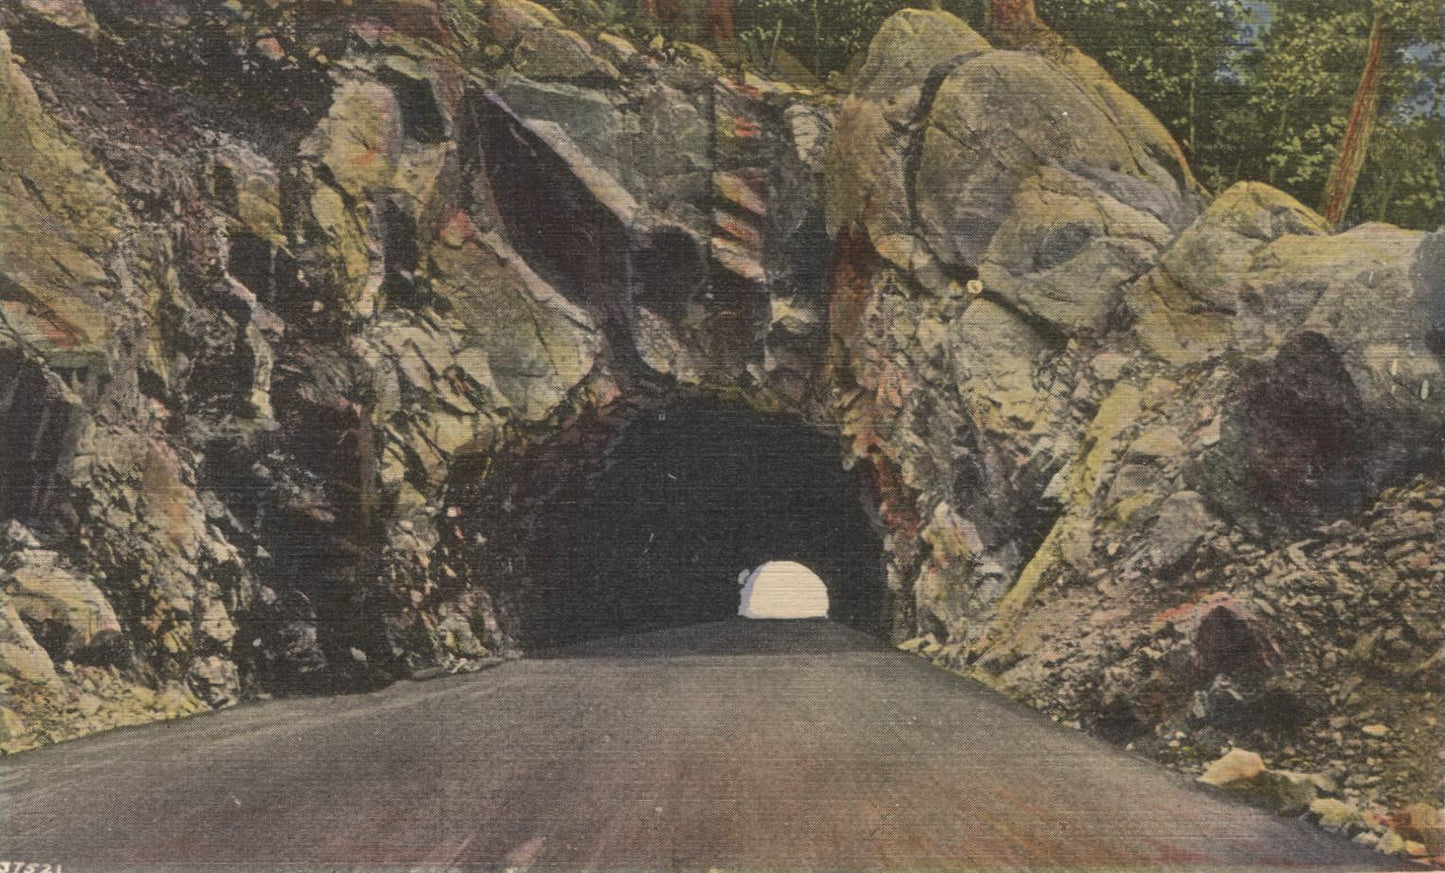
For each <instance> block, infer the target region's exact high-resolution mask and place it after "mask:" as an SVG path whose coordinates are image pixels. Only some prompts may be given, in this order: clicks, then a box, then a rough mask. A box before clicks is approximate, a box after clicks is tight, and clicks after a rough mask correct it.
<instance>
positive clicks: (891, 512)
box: [0, 0, 1445, 851]
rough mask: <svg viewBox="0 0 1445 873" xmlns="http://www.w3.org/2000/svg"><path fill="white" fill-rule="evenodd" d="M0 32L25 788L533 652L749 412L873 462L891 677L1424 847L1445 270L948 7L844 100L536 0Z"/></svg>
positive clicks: (10, 662)
mask: <svg viewBox="0 0 1445 873" xmlns="http://www.w3.org/2000/svg"><path fill="white" fill-rule="evenodd" d="M323 6H324V10H323V9H322V7H323ZM0 10H3V11H0V25H3V30H0V117H4V118H5V122H4V124H5V135H4V136H0V313H3V319H0V451H3V453H4V455H5V458H6V460H7V463H6V465H5V469H4V470H3V472H0V477H3V478H0V521H3V523H4V524H6V525H7V527H6V529H5V533H4V535H3V538H0V544H3V558H0V568H3V569H0V584H3V590H4V600H3V603H0V682H3V683H4V685H3V690H4V692H5V698H6V703H5V709H4V725H5V729H6V731H7V734H6V738H5V739H4V743H3V746H4V748H5V749H6V750H16V749H23V748H28V747H31V746H34V745H37V744H40V743H44V742H48V741H53V740H57V739H63V738H66V737H70V736H74V735H78V734H80V733H84V732H87V731H90V730H97V729H102V728H105V727H109V726H114V725H117V724H125V723H133V722H135V721H140V720H146V719H151V718H164V717H170V716H176V715H182V714H187V713H190V712H194V711H199V710H203V709H206V708H214V707H219V706H226V705H230V704H232V703H234V702H237V701H239V700H242V699H245V698H247V697H254V696H258V695H266V694H278V693H298V692H308V691H324V690H331V689H339V688H364V687H369V686H371V685H374V684H377V683H383V682H387V681H390V680H392V679H395V678H397V677H405V676H409V675H418V674H422V675H429V674H430V673H434V672H436V671H439V670H456V669H462V668H463V667H464V666H465V665H467V664H476V663H482V662H485V661H487V660H488V659H491V658H495V657H497V656H503V655H505V656H511V655H515V654H517V653H518V652H519V649H520V647H521V642H520V640H519V638H518V636H517V632H516V629H517V625H518V616H516V615H515V614H514V609H515V604H517V603H521V602H525V599H522V600H518V599H516V598H514V597H512V596H511V594H512V593H515V592H516V591H518V590H520V589H521V588H525V586H527V585H529V584H531V581H530V577H529V576H528V575H527V572H528V571H527V570H526V567H525V563H526V559H527V557H528V554H529V550H532V549H534V548H536V547H537V543H539V542H542V541H543V539H541V538H539V534H538V532H539V531H543V530H545V527H546V525H547V520H548V518H549V514H550V513H551V512H552V510H553V509H554V508H555V507H557V506H561V505H575V503H576V500H577V499H578V496H579V495H580V494H584V493H585V492H586V489H587V488H588V487H591V485H590V483H592V482H594V481H596V478H597V476H598V474H599V471H603V470H605V469H606V468H607V465H608V464H609V463H610V461H609V452H611V451H612V450H613V448H614V447H615V445H616V441H617V439H618V438H619V435H621V434H623V433H625V432H626V430H627V428H628V427H629V423H630V422H633V421H636V420H638V418H639V417H640V416H642V415H646V414H652V413H654V412H655V411H657V410H660V409H662V408H664V407H665V405H666V403H667V402H668V399H669V398H674V397H677V396H679V395H706V396H709V397H713V398H729V399H730V400H731V401H732V402H736V403H738V404H742V405H744V406H751V407H755V408H758V409H770V410H775V411H781V412H783V413H785V414H787V415H790V416H792V417H794V418H796V419H800V420H802V421H805V422H809V423H811V424H814V425H817V426H818V427H820V428H825V429H828V430H831V431H835V432H836V433H837V434H838V435H839V448H840V451H841V452H842V454H843V455H844V457H845V458H846V459H847V463H848V464H850V465H853V466H854V467H855V468H856V469H857V470H858V471H859V474H860V476H861V478H862V479H863V480H864V481H866V482H867V483H868V486H867V488H866V493H865V494H864V495H862V498H863V499H864V501H865V503H866V504H867V506H868V508H869V511H870V512H871V513H873V515H874V517H875V519H876V526H877V530H878V533H879V536H880V537H881V538H882V541H883V545H884V548H885V551H886V553H887V555H888V560H887V566H886V568H881V571H880V579H882V580H883V581H882V582H881V583H880V584H883V585H886V587H887V591H886V592H885V596H880V597H878V598H877V599H876V600H877V602H879V603H885V604H886V610H887V615H886V616H882V617H875V618H878V619H879V620H878V621H876V622H874V625H875V626H878V627H886V628H889V629H890V631H889V632H890V633H891V634H892V635H893V637H894V638H895V640H896V641H900V642H901V641H903V640H906V639H911V640H912V641H913V642H912V643H910V645H909V647H910V648H913V649H916V650H919V651H921V652H923V653H924V654H926V655H928V656H930V657H933V658H935V659H936V660H938V661H939V662H940V663H942V664H944V665H946V666H948V667H950V668H952V669H956V670H959V671H961V672H967V673H970V674H972V675H975V676H977V677H980V678H982V679H984V680H985V681H987V682H990V683H991V684H993V685H995V686H996V687H998V688H1000V689H1002V690H1003V691H1005V692H1006V693H1009V694H1012V695H1014V696H1016V697H1019V698H1020V699H1023V700H1025V701H1027V702H1028V703H1030V704H1031V705H1034V706H1037V707H1039V708H1041V709H1044V710H1046V711H1048V712H1050V713H1051V714H1053V715H1054V716H1056V717H1057V718H1059V719H1060V720H1062V721H1066V722H1070V723H1076V724H1078V725H1080V726H1081V727H1085V728H1087V729H1090V730H1093V731H1095V732H1097V733H1100V734H1101V735H1104V736H1106V737H1109V738H1112V739H1115V740H1118V741H1120V742H1125V743H1134V744H1135V746H1136V748H1139V749H1141V750H1143V751H1147V752H1149V753H1151V754H1154V755H1155V756H1157V757H1159V758H1160V759H1161V760H1165V761H1168V762H1170V763H1172V764H1175V765H1177V766H1180V767H1182V768H1186V769H1192V770H1196V771H1197V770H1199V769H1201V768H1202V767H1203V766H1204V765H1205V764H1206V763H1207V762H1209V761H1212V760H1214V759H1215V758H1217V757H1219V755H1220V754H1221V750H1227V749H1229V748H1243V749H1251V750H1256V751H1257V752H1258V753H1259V754H1260V755H1262V756H1263V757H1262V758H1261V764H1260V766H1261V767H1262V768H1264V769H1261V770H1260V771H1259V773H1256V774H1255V775H1254V776H1251V777H1248V778H1247V779H1245V780H1244V781H1247V782H1249V784H1250V785H1251V786H1252V787H1251V789H1250V792H1252V793H1253V794H1254V795H1255V796H1265V795H1268V796H1269V797H1272V798H1275V799H1279V798H1284V799H1285V800H1287V801H1288V802H1287V803H1284V802H1283V801H1281V804H1282V805H1283V807H1287V809H1288V811H1290V812H1292V813H1301V814H1306V813H1308V814H1312V815H1314V816H1315V817H1317V818H1318V819H1320V820H1321V821H1322V822H1324V823H1326V826H1329V827H1334V828H1336V829H1338V830H1342V831H1345V832H1355V833H1357V834H1361V835H1364V834H1372V835H1374V836H1375V837H1376V838H1377V839H1378V840H1379V841H1381V842H1382V843H1390V844H1391V845H1393V843H1391V841H1390V839H1389V838H1388V835H1390V834H1393V835H1395V838H1397V839H1398V840H1399V841H1400V842H1401V845H1402V846H1403V844H1404V843H1406V842H1410V843H1413V844H1414V845H1421V846H1429V845H1436V843H1432V842H1430V840H1436V837H1434V836H1431V834H1434V833H1435V832H1434V831H1432V830H1431V829H1430V827H1429V826H1428V825H1421V824H1420V823H1419V821H1417V819H1419V820H1420V821H1424V818H1428V816H1424V818H1422V816H1423V815H1424V814H1423V813H1422V814H1420V815H1416V814H1415V813H1409V814H1408V815H1407V814H1405V813H1403V812H1400V811H1399V810H1404V809H1407V808H1412V807H1410V804H1412V803H1415V804H1419V803H1425V804H1428V805H1429V807H1430V808H1431V809H1434V808H1438V807H1439V806H1440V799H1441V798H1440V794H1439V792H1440V790H1441V781H1440V772H1441V770H1440V767H1439V760H1438V748H1439V744H1438V730H1437V727H1438V726H1437V725H1435V724H1434V723H1432V721H1430V719H1432V718H1433V716H1430V715H1429V713H1432V712H1433V711H1434V709H1435V706H1436V704H1437V701H1438V697H1437V692H1438V689H1437V688H1436V687H1435V682H1434V680H1435V679H1437V678H1438V674H1439V668H1440V651H1439V649H1440V644H1441V639H1440V627H1439V621H1438V613H1437V612H1435V607H1436V606H1437V605H1438V603H1439V601H1440V597H1441V595H1442V594H1445V591H1442V588H1445V565H1442V559H1441V555H1440V551H1439V543H1440V541H1441V536H1442V530H1441V529H1440V517H1441V493H1440V489H1441V478H1442V472H1441V471H1442V465H1445V458H1442V456H1441V453H1440V445H1441V439H1442V436H1445V405H1442V404H1441V402H1440V396H1441V395H1440V391H1441V388H1442V387H1445V386H1442V384H1441V383H1442V381H1445V372H1442V369H1445V360H1442V353H1445V346H1442V339H1441V338H1442V336H1445V232H1437V233H1434V234H1422V233H1416V232H1410V231H1404V230H1400V229H1398V228H1393V227H1387V226H1383V225H1365V226H1361V227H1357V228H1352V229H1349V230H1346V231H1343V232H1334V231H1333V230H1332V229H1331V228H1329V227H1328V226H1327V225H1326V224H1325V223H1324V222H1323V220H1322V219H1320V218H1319V216H1317V215H1315V214H1314V213H1313V212H1312V211H1310V210H1309V209H1307V208H1306V207H1304V206H1302V205H1300V204H1298V203H1296V202H1294V201H1292V200H1291V199H1290V198H1288V197H1287V196H1285V195H1284V194H1281V193H1280V192H1277V191H1274V190H1273V189H1271V188H1268V187H1267V186H1264V185H1260V184H1254V183H1246V184H1241V185H1239V186H1236V187H1234V188H1232V189H1230V190H1228V191H1225V192H1222V193H1220V194H1218V196H1213V197H1211V195H1210V194H1209V193H1207V192H1205V191H1204V190H1202V189H1201V188H1200V187H1199V185H1198V184H1197V183H1196V182H1195V181H1194V179H1193V177H1192V176H1191V174H1190V171H1189V168H1188V165H1187V163H1186V161H1185V160H1184V157H1183V155H1182V154H1181V152H1180V150H1179V148H1178V147H1177V146H1176V144H1175V143H1174V140H1173V139H1172V137H1171V136H1170V135H1169V134H1168V132H1167V131H1166V130H1165V129H1164V128H1163V127H1162V126H1161V125H1160V124H1159V122H1158V121H1157V120H1156V119H1154V118H1153V117H1152V116H1151V115H1150V114H1149V113H1148V112H1147V111H1146V110H1145V109H1144V108H1143V106H1142V105H1141V104H1139V103H1138V101H1136V100H1134V99H1133V98H1132V97H1130V96H1129V95H1128V94H1126V93H1125V92H1123V91H1122V90H1120V89H1119V88H1118V86H1117V85H1115V84H1114V83H1113V82H1112V81H1111V80H1110V79H1109V78H1108V77H1107V76H1106V75H1105V74H1104V73H1103V71H1102V69H1101V68H1100V67H1098V66H1097V65H1096V64H1094V63H1093V62H1092V61H1089V60H1088V59H1087V58H1084V57H1083V56H1082V55H1080V54H1078V53H1077V52H1074V51H1073V50H1071V49H1068V48H1066V47H1060V46H1050V47H1046V48H1035V49H1028V50H1013V49H1000V48H995V47H993V46H991V45H990V44H989V42H988V41H987V40H985V39H984V38H983V37H981V36H980V35H978V34H977V33H975V32H973V31H972V30H971V29H970V28H969V27H967V26H966V25H965V24H964V23H963V22H961V21H959V20H958V19H956V18H953V17H952V16H950V15H947V14H946V13H942V12H938V11H923V10H905V11H904V12H901V13H899V14H898V15H896V16H894V17H893V18H891V19H889V20H888V21H887V22H886V23H885V24H884V25H883V27H882V29H881V30H880V32H879V34H878V35H877V37H876V38H875V39H874V41H873V43H872V45H871V46H870V48H869V49H868V52H867V55H866V57H865V58H864V59H863V62H862V63H861V65H860V66H859V67H858V71H857V73H856V74H855V75H854V76H853V78H852V82H851V88H850V93H848V94H841V95H840V94H827V93H821V92H818V91H813V90H808V89H807V88H803V87H798V86H795V85H791V84H789V83H786V82H780V81H771V80H768V79H765V78H763V77H761V76H759V75H757V74H755V73H752V72H748V71H745V70H742V69H737V68H730V67H729V66H728V65H727V64H725V63H724V62H722V61H720V60H718V58H717V57H715V56H713V55H712V54H711V53H710V52H708V51H707V50H706V49H703V48H700V47H697V46H691V45H688V44H685V43H666V42H662V41H659V42H657V43H655V44H653V45H651V46H649V47H646V48H644V47H639V46H635V45H632V44H631V43H630V42H628V41H627V40H625V39H623V38H621V37H619V36H617V35H614V34H609V33H605V32H596V31H595V30H588V29H586V28H575V29H574V28H571V27H569V26H568V25H567V24H566V23H564V22H562V21H561V20H560V19H559V18H558V17H557V16H556V15H554V14H553V13H552V12H549V11H548V10H546V9H544V8H542V7H540V6H537V5H535V4H533V3H530V2H527V0H488V2H447V3H440V4H438V3H432V2H428V0H411V2H406V3H371V4H364V5H361V4H358V5H355V6H353V5H351V4H335V5H332V4H322V5H321V6H318V7H317V8H316V9H312V8H311V7H310V5H308V4H295V3H252V2H248V0H241V2H233V3H228V4H222V5H219V6H216V5H212V4H200V3H190V2H186V0H167V2H163V3H159V4H151V5H150V6H148V7H147V9H146V10H145V11H144V12H141V11H136V10H133V9H131V8H130V7H129V6H128V5H127V4H124V3H115V2H110V0H85V2H81V0H66V2H40V0H7V2H5V3H4V5H3V6H0ZM569 501H570V502H571V503H570V504H569ZM736 569H737V568H730V570H729V573H735V572H736ZM869 602H873V601H869ZM1432 616H1433V618H1432ZM1378 726H1383V728H1384V732H1383V733H1380V732H1379V731H1378V730H1376V728H1377V727H1378ZM1431 738H1434V739H1435V740H1437V741H1436V742H1434V743H1432V742H1430V740H1431ZM1264 761H1268V766H1266V765H1265V764H1264V763H1263V762H1264ZM1326 771H1328V772H1326ZM1299 773H1313V774H1317V775H1318V774H1325V775H1328V776H1329V778H1330V779H1331V780H1333V782H1332V783H1331V784H1333V785H1335V786H1337V787H1335V788H1329V789H1326V788H1324V787H1322V786H1323V785H1324V783H1323V782H1319V781H1315V780H1311V779H1308V778H1306V777H1298V778H1296V777H1295V776H1292V775H1287V774H1299ZM1260 774H1265V775H1263V776H1261V775H1260ZM1269 774H1275V775H1273V776H1271V775H1269ZM1279 774H1286V775H1279ZM1276 777H1278V778H1276ZM1261 780H1262V781H1261ZM1256 783H1258V784H1256ZM1265 783H1268V784H1267V785H1265ZM1261 786H1263V787H1261ZM1266 789H1267V790H1266ZM1270 802H1274V801H1273V800H1271V801H1270ZM1334 803H1339V804H1344V805H1348V806H1349V810H1353V811H1354V812H1353V813H1352V812H1350V811H1349V810H1344V809H1342V808H1337V807H1336V806H1333V805H1332V804H1334ZM1416 812H1418V810H1416ZM1354 813H1358V814H1359V818H1358V819H1357V818H1355V817H1354ZM1372 816H1373V818H1372ZM1387 819H1388V821H1387ZM1360 822H1365V824H1360ZM1376 824H1379V825H1380V829H1379V830H1378V831H1377V830H1376V829H1375V825H1376ZM1407 832H1408V833H1410V834H1415V835H1416V836H1405V834H1406V833H1407ZM1437 842H1438V840H1437ZM1402 850H1403V849H1402ZM1427 851H1428V849H1427Z"/></svg>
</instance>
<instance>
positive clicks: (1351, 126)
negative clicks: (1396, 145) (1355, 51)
mask: <svg viewBox="0 0 1445 873" xmlns="http://www.w3.org/2000/svg"><path fill="white" fill-rule="evenodd" d="M1385 26H1386V24H1385V8H1384V5H1383V4H1381V5H1378V6H1376V8H1375V12H1374V16H1373V21H1372V23H1371V25H1370V43H1369V48H1368V49H1367V56H1366V58H1365V69H1364V72H1362V73H1361V74H1360V85H1359V87H1358V88H1357V89H1356V90H1355V99H1354V101H1353V102H1352V104H1351V106H1350V116H1349V120H1348V121H1347V122H1346V123H1345V135H1344V139H1343V140H1342V141H1341V142H1340V150H1339V153H1338V154H1336V155H1335V163H1334V168H1333V169H1331V170H1330V179H1329V182H1328V183H1327V184H1326V185H1325V196H1324V202H1323V205H1322V206H1321V208H1320V211H1321V212H1323V213H1324V216H1325V220H1326V221H1328V222H1330V223H1331V224H1339V223H1340V222H1341V221H1344V218H1345V210H1347V209H1348V208H1349V206H1350V198H1351V197H1352V196H1354V193H1355V185H1356V183H1358V182H1359V179H1360V170H1361V169H1362V168H1363V167H1364V166H1365V155H1366V153H1367V151H1368V150H1369V147H1370V135H1371V133H1372V132H1373V131H1374V129H1375V116H1376V114H1377V113H1378V112H1379V106H1380V78H1381V68H1382V66H1383V65H1384V62H1385Z"/></svg>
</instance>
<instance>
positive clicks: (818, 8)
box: [737, 0, 918, 77]
mask: <svg viewBox="0 0 1445 873" xmlns="http://www.w3.org/2000/svg"><path fill="white" fill-rule="evenodd" d="M914 5H918V4H916V3H909V2H906V0H738V5H737V24H738V38H739V39H741V40H742V41H743V42H744V44H745V45H747V46H748V48H749V49H750V53H751V54H752V55H753V57H755V58H759V59H761V60H762V61H763V62H764V63H765V64H766V63H767V62H768V61H769V60H771V59H772V58H773V56H774V52H775V51H776V50H777V49H782V50H783V51H786V52H787V53H788V54H790V55H793V56H794V57H796V58H798V59H799V60H800V61H802V62H803V63H804V64H805V65H806V66H807V67H808V68H809V69H811V70H812V71H813V72H814V73H815V74H817V75H818V76H819V77H823V76H826V75H827V74H828V73H829V72H832V71H836V70H842V69H844V68H846V67H847V66H848V64H849V63H850V62H851V61H852V60H853V58H854V57H855V56H857V55H858V54H859V53H860V52H862V51H863V50H864V49H866V48H867V47H868V41H869V40H870V39H872V38H873V34H874V33H876V32H877V31H878V26H879V25H880V24H882V23H883V21H884V19H886V18H887V17H888V16H890V15H892V14H893V13H895V12H897V11H898V10H899V9H903V8H904V7H907V6H914Z"/></svg>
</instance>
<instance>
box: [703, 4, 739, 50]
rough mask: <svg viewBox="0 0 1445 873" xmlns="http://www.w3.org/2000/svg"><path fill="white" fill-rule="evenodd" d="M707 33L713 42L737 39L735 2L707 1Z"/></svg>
mask: <svg viewBox="0 0 1445 873" xmlns="http://www.w3.org/2000/svg"><path fill="white" fill-rule="evenodd" d="M706 8H707V21H706V27H705V32H706V33H707V35H708V36H709V37H710V38H711V39H712V41H713V42H717V41H719V40H731V39H737V28H736V27H734V26H733V0H707V7H706Z"/></svg>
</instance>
